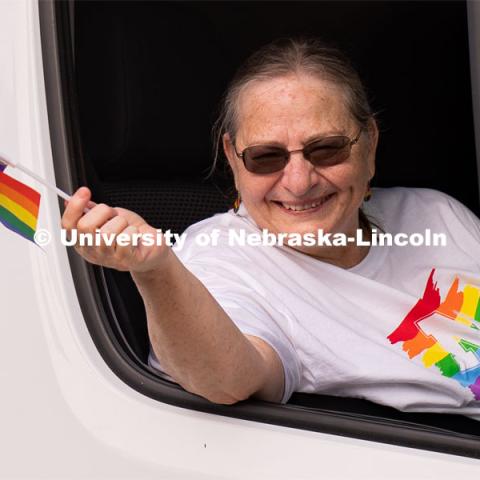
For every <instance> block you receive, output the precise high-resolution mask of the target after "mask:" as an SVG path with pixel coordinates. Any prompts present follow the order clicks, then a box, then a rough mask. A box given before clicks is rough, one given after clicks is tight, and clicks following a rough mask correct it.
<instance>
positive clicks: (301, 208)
mask: <svg viewBox="0 0 480 480" xmlns="http://www.w3.org/2000/svg"><path fill="white" fill-rule="evenodd" d="M335 195H336V192H334V193H329V194H328V195H325V196H324V197H320V198H316V199H313V200H308V201H305V202H301V203H300V202H295V203H290V202H279V201H274V202H273V203H275V204H276V205H278V206H279V207H280V208H282V210H284V211H286V212H288V213H291V214H295V215H298V214H302V213H312V212H316V211H318V210H320V209H321V208H324V207H325V204H326V203H328V202H330V201H331V200H332V199H333V197H334V196H335Z"/></svg>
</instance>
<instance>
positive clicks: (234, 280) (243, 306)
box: [185, 260, 300, 403]
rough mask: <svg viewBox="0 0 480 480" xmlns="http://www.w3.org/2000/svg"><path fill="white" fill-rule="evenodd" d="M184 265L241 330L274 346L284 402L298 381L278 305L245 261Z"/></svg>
mask: <svg viewBox="0 0 480 480" xmlns="http://www.w3.org/2000/svg"><path fill="white" fill-rule="evenodd" d="M185 266H186V268H187V269H188V270H190V271H191V272H192V273H193V274H194V275H195V276H196V277H197V278H198V279H199V280H200V281H201V282H202V283H203V285H204V286H205V287H206V288H207V290H208V291H209V292H210V293H211V295H212V296H213V297H214V298H215V300H216V301H217V302H218V303H219V304H220V306H221V307H222V308H223V310H224V311H225V313H226V314H227V315H228V316H229V318H230V319H231V320H232V321H233V322H234V323H235V325H236V326H237V327H238V328H239V330H240V331H241V332H242V333H243V334H245V335H253V336H256V337H259V338H261V339H262V340H264V341H265V342H267V343H268V344H269V345H270V346H271V347H272V348H273V349H274V350H275V352H276V353H277V355H278V356H279V358H280V360H281V362H282V365H283V370H284V380H285V386H284V393H283V396H282V400H281V402H282V403H286V402H287V401H288V399H289V398H290V396H291V395H292V393H293V392H294V391H295V389H296V386H297V385H298V383H299V380H300V362H299V359H298V357H297V354H296V352H295V349H294V347H293V344H292V341H291V339H290V338H291V337H290V335H289V333H288V325H289V321H288V318H287V317H286V316H285V314H284V313H283V312H282V309H281V307H280V306H279V305H278V304H277V305H274V304H273V302H272V301H271V300H269V298H268V295H265V292H264V291H258V290H257V289H256V288H255V285H256V282H255V281H254V278H253V277H252V272H249V271H248V266H246V265H243V266H242V267H235V266H232V265H229V266H227V265H222V264H221V262H206V261H205V260H202V261H199V260H196V261H191V262H187V263H186V264H185Z"/></svg>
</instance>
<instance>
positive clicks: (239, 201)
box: [233, 192, 242, 213]
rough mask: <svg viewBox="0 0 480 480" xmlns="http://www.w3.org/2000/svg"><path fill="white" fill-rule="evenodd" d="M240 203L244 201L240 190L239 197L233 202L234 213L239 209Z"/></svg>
mask: <svg viewBox="0 0 480 480" xmlns="http://www.w3.org/2000/svg"><path fill="white" fill-rule="evenodd" d="M240 203H242V199H241V198H240V192H238V193H237V198H236V199H235V201H234V202H233V213H237V212H238V209H239V208H240Z"/></svg>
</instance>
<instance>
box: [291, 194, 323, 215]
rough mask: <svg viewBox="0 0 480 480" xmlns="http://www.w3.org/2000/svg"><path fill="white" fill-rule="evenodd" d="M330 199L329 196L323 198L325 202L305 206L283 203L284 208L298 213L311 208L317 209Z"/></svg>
mask: <svg viewBox="0 0 480 480" xmlns="http://www.w3.org/2000/svg"><path fill="white" fill-rule="evenodd" d="M328 198H330V195H327V196H326V197H324V198H323V200H321V201H320V202H315V203H307V204H305V205H290V204H288V203H283V202H282V206H283V207H284V208H286V209H288V210H294V211H296V212H300V211H302V210H308V209H310V208H315V207H318V206H319V205H321V204H322V203H325V200H327V199H328Z"/></svg>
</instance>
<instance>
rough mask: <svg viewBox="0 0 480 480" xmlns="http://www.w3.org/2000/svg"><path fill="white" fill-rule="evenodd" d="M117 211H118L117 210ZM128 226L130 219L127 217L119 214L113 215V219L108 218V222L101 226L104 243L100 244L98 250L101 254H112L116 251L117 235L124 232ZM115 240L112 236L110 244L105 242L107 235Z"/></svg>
mask: <svg viewBox="0 0 480 480" xmlns="http://www.w3.org/2000/svg"><path fill="white" fill-rule="evenodd" d="M115 213H116V212H115ZM127 227H128V221H127V219H126V218H125V217H121V216H119V215H117V216H115V217H113V218H112V219H110V220H108V221H107V222H106V223H104V224H103V225H102V227H101V228H100V234H101V239H102V243H101V244H100V245H98V251H99V253H100V254H104V255H109V254H110V255H111V254H113V253H115V250H116V247H117V243H116V237H117V236H118V235H119V234H120V233H122V232H123V231H124V230H125V229H126V228H127ZM112 236H113V241H112V240H111V238H110V241H112V243H110V245H107V244H105V237H107V238H108V237H112Z"/></svg>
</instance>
